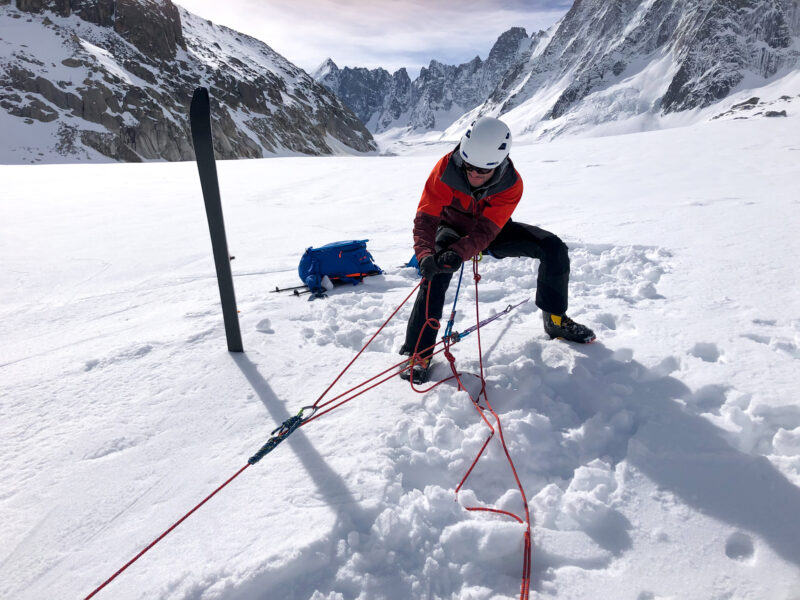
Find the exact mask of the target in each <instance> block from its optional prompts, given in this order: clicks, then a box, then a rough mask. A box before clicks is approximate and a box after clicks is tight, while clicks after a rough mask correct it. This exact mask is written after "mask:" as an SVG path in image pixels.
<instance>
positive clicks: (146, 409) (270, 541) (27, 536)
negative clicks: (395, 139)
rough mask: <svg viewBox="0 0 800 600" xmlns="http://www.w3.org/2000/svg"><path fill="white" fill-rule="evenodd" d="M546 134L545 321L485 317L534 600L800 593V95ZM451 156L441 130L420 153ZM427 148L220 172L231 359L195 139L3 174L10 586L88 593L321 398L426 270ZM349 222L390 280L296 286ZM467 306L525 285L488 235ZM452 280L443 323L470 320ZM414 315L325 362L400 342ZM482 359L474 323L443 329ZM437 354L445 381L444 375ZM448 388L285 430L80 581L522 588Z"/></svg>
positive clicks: (521, 268)
mask: <svg viewBox="0 0 800 600" xmlns="http://www.w3.org/2000/svg"><path fill="white" fill-rule="evenodd" d="M789 108H790V116H789V117H787V118H774V119H766V118H751V119H745V120H735V119H729V120H723V119H720V120H717V121H714V122H711V123H703V124H700V125H695V126H693V127H687V128H680V129H669V130H664V131H655V132H649V133H638V134H632V135H620V136H610V137H604V138H590V139H563V140H560V141H557V142H553V143H550V144H532V145H528V146H521V147H518V148H515V149H514V151H513V152H512V154H513V158H514V160H515V162H516V165H517V168H518V169H519V171H520V172H521V174H522V176H523V178H524V180H525V183H526V191H525V196H524V198H523V201H522V203H521V205H520V207H519V208H518V210H517V212H516V213H515V215H514V216H515V218H516V219H517V220H520V221H525V222H529V223H535V224H539V225H541V226H542V227H545V228H547V229H550V230H552V231H554V232H556V233H558V234H560V235H561V236H562V237H563V238H564V239H565V241H566V242H567V243H568V244H569V246H570V248H571V257H572V282H571V304H570V314H571V315H572V316H573V317H574V318H576V319H578V320H580V321H582V322H585V323H586V324H588V325H590V326H591V327H593V328H594V329H595V330H596V332H597V333H598V337H599V341H598V342H597V343H595V344H593V345H590V346H585V347H582V346H578V345H571V344H567V343H564V342H559V341H550V340H549V339H547V337H546V336H545V335H544V333H543V331H542V327H541V314H540V312H539V311H538V309H536V308H535V307H534V306H533V303H532V302H530V303H528V304H526V305H524V306H522V307H520V308H519V309H518V310H517V311H516V312H515V313H513V314H512V315H509V316H507V317H504V318H503V319H501V320H498V321H495V322H494V323H492V324H491V325H489V326H487V327H486V328H485V330H484V331H483V348H484V360H485V363H486V365H487V375H488V381H489V388H488V393H489V398H490V400H491V401H492V404H493V406H494V407H495V409H496V410H497V411H498V412H499V413H500V416H501V419H502V421H503V426H504V431H505V435H506V439H507V441H508V443H509V449H510V452H511V455H512V457H513V458H514V460H515V462H516V466H517V469H518V470H519V473H520V475H521V478H522V482H523V485H524V487H525V490H526V493H527V495H528V498H529V500H530V504H531V509H532V518H533V521H534V529H533V542H534V551H533V577H534V580H533V590H534V592H533V594H532V597H535V598H559V599H586V598H593V599H601V600H602V599H619V598H622V599H625V598H630V599H636V600H647V599H651V600H654V599H681V600H691V599H697V600H708V599H723V598H724V599H770V600H772V599H777V600H797V599H798V598H800V541H799V540H800V519H798V510H799V509H800V405H798V400H797V374H798V359H800V298H799V297H798V293H797V289H798V281H797V261H798V257H800V242H798V237H797V226H798V217H800V207H799V206H798V202H799V197H798V193H797V190H798V184H800V160H799V159H800V142H799V141H798V140H800V119H799V118H798V117H797V116H795V115H794V114H791V109H794V110H796V109H795V108H794V105H789ZM437 151H438V149H437ZM436 158H438V156H437V155H432V154H429V155H420V156H403V157H367V158H355V157H333V158H273V159H264V160H252V161H232V162H224V163H220V164H219V173H220V180H221V188H222V196H223V201H224V205H225V217H226V221H227V223H226V224H227V229H228V239H229V245H230V250H231V254H233V255H235V256H236V259H235V261H234V262H233V269H234V274H235V285H236V289H237V295H238V300H239V308H240V310H241V314H240V320H241V325H242V331H243V336H244V346H245V349H246V353H245V354H243V355H231V354H229V353H228V352H226V350H225V337H224V331H223V327H222V320H221V315H220V309H219V297H218V292H217V288H216V281H215V276H214V267H213V261H212V258H211V250H210V244H209V238H208V229H207V225H206V222H205V215H204V211H203V203H202V199H201V196H200V187H199V185H198V178H197V173H196V169H195V166H194V164H191V163H172V164H165V163H151V164H139V165H136V164H111V165H108V164H105V165H101V164H96V165H71V166H67V165H46V166H40V165H37V166H2V167H0V177H2V181H3V191H4V193H3V200H2V202H0V267H1V268H2V272H3V273H4V276H3V278H2V280H0V335H1V336H2V342H3V343H2V345H0V395H2V398H3V401H2V403H1V404H0V459H1V460H0V479H2V481H3V485H2V491H1V493H0V522H2V524H3V527H2V530H0V549H1V550H0V597H2V598H14V599H40V598H55V597H59V598H80V597H85V596H86V595H87V594H88V593H90V592H91V591H92V590H94V589H95V587H96V586H98V585H99V584H100V583H101V582H102V581H104V580H105V579H106V578H108V577H109V576H111V575H112V574H113V573H114V572H115V571H116V570H117V569H118V568H120V567H121V566H122V565H123V564H125V563H126V562H127V561H128V560H129V559H130V558H132V557H133V556H134V555H135V554H136V553H137V552H138V551H139V550H141V549H142V548H144V547H145V546H146V545H147V544H148V543H150V542H151V541H152V540H153V539H155V538H156V537H157V536H158V535H159V534H160V533H161V532H163V531H164V530H165V529H166V528H167V527H169V526H170V525H171V524H172V523H173V522H175V521H176V520H177V519H178V518H180V517H181V516H182V515H183V514H185V513H186V512H187V511H188V510H190V509H191V508H192V507H194V505H195V504H196V503H197V502H199V501H200V500H201V499H203V498H204V497H205V496H206V495H207V494H209V493H210V492H211V491H212V490H213V489H215V488H216V487H217V486H218V485H220V484H221V483H223V482H224V481H225V480H226V479H227V478H228V477H230V476H231V475H233V474H234V473H235V472H236V471H237V470H238V469H240V468H241V467H242V466H243V465H244V464H245V463H246V461H247V458H248V457H249V456H250V455H251V454H253V453H254V452H255V451H256V450H257V449H258V448H259V447H260V446H261V445H262V444H263V443H264V441H266V439H267V438H268V437H269V432H270V431H271V430H272V429H273V428H274V427H276V425H277V424H278V423H280V422H282V421H283V420H284V419H286V418H287V417H289V416H290V415H292V414H295V413H296V412H297V410H298V409H299V408H300V407H301V406H304V405H307V404H310V403H311V402H313V400H314V399H316V398H317V396H318V395H319V394H320V393H321V392H322V390H324V389H325V387H327V385H328V384H329V383H330V382H331V381H332V380H333V379H334V377H335V376H336V374H337V373H338V372H339V371H340V369H341V368H343V367H344V365H345V364H346V363H347V362H348V361H349V360H350V359H351V358H352V357H353V356H354V354H355V352H356V351H357V350H358V349H359V348H360V347H361V345H362V344H363V343H364V342H365V341H366V340H367V339H368V336H369V335H371V333H372V332H373V331H374V330H375V329H376V328H377V327H378V326H379V325H380V323H382V322H383V320H384V319H385V318H386V317H387V316H388V315H389V314H390V313H391V311H392V310H393V309H394V308H395V307H396V306H397V305H398V304H399V303H400V302H401V300H402V299H403V298H404V297H405V296H406V295H407V294H408V293H409V291H410V290H411V289H412V288H413V286H414V285H415V283H416V281H417V279H416V277H415V275H414V272H413V271H411V270H409V269H404V268H400V267H398V265H401V264H403V263H404V262H405V261H406V260H407V259H408V258H409V257H410V255H411V220H412V218H413V214H414V210H415V207H416V203H417V200H418V197H419V192H420V190H421V187H422V183H423V181H424V179H425V177H426V176H427V174H428V172H429V170H430V168H431V167H432V165H433V164H434V162H435V160H436ZM355 238H369V239H370V243H369V246H370V250H371V251H372V253H373V256H374V257H375V260H376V261H377V263H378V264H379V265H381V266H382V267H383V268H384V269H385V270H386V271H387V272H386V274H385V275H383V276H379V277H374V278H370V279H368V280H367V281H366V282H365V283H364V284H363V285H362V286H358V287H347V288H337V289H336V290H334V292H332V293H331V295H330V297H329V298H328V299H327V300H321V301H315V302H307V301H305V300H304V299H298V298H295V297H293V296H291V295H284V294H274V293H269V290H271V289H273V288H274V287H275V286H276V285H281V286H283V285H296V284H297V275H296V271H295V268H296V265H297V262H298V261H299V258H300V256H301V254H302V252H303V250H304V249H305V248H306V247H307V246H310V245H320V244H324V243H328V242H331V241H336V240H343V239H355ZM480 269H481V272H482V273H483V275H484V277H483V279H482V281H481V283H480V300H481V314H482V315H484V316H488V315H490V314H492V313H493V312H496V311H499V310H502V309H503V308H504V307H505V306H506V305H507V304H509V303H512V302H519V301H521V300H523V299H525V298H531V297H533V296H534V293H535V290H534V288H535V282H536V277H535V273H536V264H535V263H534V262H532V261H530V260H523V259H509V260H504V261H494V260H491V259H486V260H484V261H483V262H482V263H481V265H480ZM473 300H474V291H473V290H472V288H471V286H468V288H467V290H466V291H465V292H464V295H463V297H462V300H461V303H460V308H461V312H460V313H459V317H458V320H457V323H456V329H463V328H464V327H466V326H468V325H470V324H471V323H472V322H473V320H474V314H473V309H472V308H471V305H472V304H473ZM408 312H409V308H408V307H405V308H404V309H403V311H401V313H400V315H399V316H398V317H397V318H396V319H395V320H394V321H392V322H391V323H390V325H389V327H388V328H387V330H386V331H385V332H384V333H383V334H382V335H381V336H380V337H379V338H378V339H377V340H376V341H375V342H374V343H373V345H372V346H370V349H369V351H368V352H366V353H365V355H364V356H363V357H362V358H361V359H360V360H359V362H357V363H356V366H355V367H354V368H353V369H351V372H350V373H349V374H348V375H347V376H346V377H345V381H344V382H342V385H343V386H344V387H347V384H348V383H351V382H355V381H360V380H362V379H366V378H367V377H368V376H371V375H373V374H375V373H376V372H378V371H380V370H382V369H383V368H385V367H387V366H389V365H391V364H393V363H394V362H396V361H397V355H396V352H397V350H398V348H399V346H400V343H401V340H402V336H403V332H404V329H405V319H406V318H407V316H408ZM454 353H455V354H456V357H457V360H458V364H459V365H460V367H461V369H462V370H464V371H468V372H475V371H476V370H477V359H478V356H477V349H476V345H475V338H474V337H471V338H467V339H466V340H465V341H464V342H463V343H461V344H459V345H457V346H456V347H455V348H454ZM446 373H447V369H446V367H444V366H443V365H441V364H440V365H439V366H438V367H437V369H436V370H435V371H434V377H438V378H441V377H443V376H444V375H446ZM485 435H486V429H485V426H484V425H483V424H482V423H481V422H480V420H479V417H478V415H477V413H476V411H475V410H474V408H473V407H472V405H471V403H470V402H469V400H468V398H467V396H466V395H465V393H464V392H458V391H457V390H456V388H455V387H453V386H451V385H448V384H445V385H443V386H440V387H439V388H436V390H434V391H432V392H430V393H428V394H425V395H418V394H416V393H414V392H413V391H411V390H410V389H409V387H408V385H407V384H405V383H404V382H402V381H400V380H399V379H393V380H391V381H390V382H388V383H385V384H383V385H382V386H381V387H379V388H377V389H375V390H373V391H371V392H369V393H367V394H365V395H364V396H361V397H359V398H357V399H356V400H353V401H352V402H351V403H349V404H347V405H345V406H343V407H341V408H339V409H337V410H336V411H334V412H332V413H330V414H329V415H326V416H324V417H323V418H321V419H319V420H317V421H315V422H313V423H310V424H309V425H307V426H306V427H304V428H302V429H300V430H299V431H297V432H295V433H294V434H293V435H292V436H291V437H290V438H289V440H288V441H286V442H285V443H284V444H282V445H281V446H279V447H278V448H277V449H276V450H275V451H274V452H273V453H272V454H270V455H268V456H267V457H266V458H265V459H264V460H263V461H262V462H261V463H259V464H257V465H255V466H253V467H251V468H249V469H248V470H246V471H245V472H244V473H243V474H242V475H241V476H239V477H238V478H237V479H236V480H235V481H234V482H233V483H231V484H230V485H229V486H228V487H226V488H225V489H224V490H223V491H222V492H220V494H218V495H217V496H216V497H214V498H213V499H212V500H211V501H209V502H208V503H207V504H206V505H204V506H203V507H202V508H201V509H200V510H199V511H198V512H196V513H195V514H194V515H192V516H191V517H190V518H189V519H188V520H187V521H185V522H184V523H183V524H182V525H181V526H180V527H178V528H177V529H176V530H175V531H174V532H173V533H171V534H170V535H169V536H167V537H166V538H165V539H164V540H162V541H161V542H160V543H159V544H158V545H156V546H155V547H154V548H153V549H152V550H151V551H150V552H148V553H147V554H145V555H144V556H143V557H142V558H141V559H139V561H138V562H136V563H135V564H134V565H133V566H131V567H130V568H129V569H128V570H127V571H125V572H124V573H122V574H121V575H120V576H119V577H118V578H117V579H116V580H115V581H114V582H113V583H111V584H110V585H109V586H108V587H107V588H106V589H105V590H103V591H102V592H100V593H99V594H98V596H97V597H98V598H115V599H123V600H124V599H134V598H137V599H138V598H148V599H152V598H180V599H186V600H188V599H213V598H225V599H234V600H255V599H262V598H286V599H313V600H344V599H348V598H359V599H362V600H365V599H387V600H401V599H402V600H406V599H408V598H461V599H471V600H489V599H495V600H496V599H506V598H515V597H518V592H519V577H520V573H521V561H522V527H521V526H520V525H518V524H516V523H515V522H514V521H512V520H510V519H505V518H502V517H498V516H493V515H486V514H483V515H482V514H479V513H471V512H467V511H466V510H465V509H464V508H463V506H462V505H467V504H474V503H479V502H480V503H485V504H487V505H495V506H499V507H502V508H505V509H507V510H511V511H516V512H518V511H519V510H520V508H521V502H520V497H519V494H518V493H517V492H516V488H515V485H514V482H513V479H512V477H511V475H510V473H509V471H508V468H507V466H506V464H505V462H504V458H503V456H502V452H501V450H500V448H499V445H498V444H497V443H496V442H495V441H493V442H492V443H491V444H490V450H489V453H488V455H487V456H486V457H485V458H483V459H482V460H481V462H480V463H479V465H478V467H477V468H476V470H475V472H474V473H473V475H472V477H471V478H470V480H469V482H468V486H467V487H468V489H466V490H464V491H462V492H461V494H460V495H459V500H460V502H461V504H459V503H457V502H456V501H455V496H454V493H453V490H454V488H455V486H456V485H457V484H458V482H459V481H460V479H461V477H462V476H463V475H464V473H465V471H466V469H467V467H468V466H469V463H470V461H471V460H472V458H473V457H474V456H475V454H476V452H477V450H478V448H479V447H480V445H481V444H482V442H483V439H484V437H485Z"/></svg>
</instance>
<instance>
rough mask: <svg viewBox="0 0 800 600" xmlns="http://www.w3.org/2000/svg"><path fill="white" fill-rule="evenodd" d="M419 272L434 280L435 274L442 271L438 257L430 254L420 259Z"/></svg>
mask: <svg viewBox="0 0 800 600" xmlns="http://www.w3.org/2000/svg"><path fill="white" fill-rule="evenodd" d="M419 272H420V274H421V275H422V276H423V277H424V278H425V279H427V280H428V281H430V280H432V279H433V276H434V275H437V274H438V273H440V272H441V269H440V268H439V265H437V264H436V257H434V256H433V255H432V254H428V256H426V257H425V258H423V259H422V260H421V261H419Z"/></svg>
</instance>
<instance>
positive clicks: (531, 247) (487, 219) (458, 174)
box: [400, 117, 595, 384]
mask: <svg viewBox="0 0 800 600" xmlns="http://www.w3.org/2000/svg"><path fill="white" fill-rule="evenodd" d="M510 150H511V132H510V131H509V129H508V127H507V126H506V124H505V123H503V122H502V121H500V120H499V119H495V118H492V117H482V118H480V119H478V120H477V121H474V122H473V123H472V125H470V127H469V128H468V129H467V131H466V132H465V133H464V136H463V137H462V138H461V142H460V144H459V145H458V146H456V148H455V149H454V150H453V151H452V152H450V153H449V154H447V155H446V156H444V157H443V158H442V159H441V160H440V161H439V162H438V163H437V164H436V166H435V167H434V169H433V171H432V172H431V174H430V176H429V177H428V180H427V182H426V183H425V188H424V190H423V192H422V198H421V200H420V202H419V206H418V207H417V215H416V217H415V218H414V252H415V254H416V256H417V260H418V261H419V268H420V272H421V273H422V277H423V278H424V279H423V282H422V285H421V286H420V289H419V293H418V294H417V299H416V301H415V303H414V309H413V310H412V312H411V318H410V319H409V321H408V328H407V330H406V339H405V343H404V344H403V346H402V348H401V349H400V352H401V354H405V355H409V356H411V359H410V362H411V364H412V368H411V369H409V370H406V371H404V372H403V373H402V374H401V377H402V378H403V379H406V380H408V379H410V378H412V379H413V381H414V383H417V384H421V383H425V382H426V381H427V380H428V372H429V367H430V356H431V354H432V348H431V346H433V345H434V344H435V342H436V333H437V331H436V330H435V329H434V328H433V327H431V326H430V324H429V323H428V322H427V321H428V319H436V320H437V321H438V320H439V319H441V318H442V308H443V306H444V297H445V292H447V287H448V285H449V284H450V279H451V278H452V274H453V272H455V271H457V270H458V269H459V268H460V266H461V263H462V262H463V261H465V260H469V259H470V258H472V257H473V256H475V255H477V254H480V253H481V252H485V253H487V254H490V255H491V256H493V257H494V258H507V257H510V256H527V257H530V258H538V259H539V261H540V263H539V274H538V279H537V285H536V306H538V307H539V308H541V309H542V312H543V315H544V330H545V333H547V334H548V335H549V336H550V338H551V339H553V338H563V339H565V340H570V341H573V342H578V343H582V344H585V343H588V342H592V341H593V340H594V339H595V336H594V333H593V332H592V330H591V329H589V328H588V327H585V326H584V325H581V324H579V323H576V322H575V321H573V320H572V319H570V318H569V317H567V315H566V312H567V287H568V284H569V256H568V254H567V246H566V245H565V244H564V242H562V241H561V240H560V239H559V238H558V237H557V236H556V235H554V234H552V233H550V232H549V231H545V230H544V229H541V228H539V227H535V226H533V225H527V224H525V223H516V222H514V221H512V220H511V214H512V213H513V212H514V209H515V208H516V207H517V204H518V203H519V201H520V198H521V197H522V178H521V177H520V175H519V173H518V172H517V171H516V170H515V169H514V164H513V163H512V162H511V159H510V158H509V157H508V153H509V151H510ZM428 288H430V296H429V295H428ZM415 353H416V354H415Z"/></svg>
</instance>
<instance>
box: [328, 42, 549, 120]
mask: <svg viewBox="0 0 800 600" xmlns="http://www.w3.org/2000/svg"><path fill="white" fill-rule="evenodd" d="M539 39H540V38H538V37H536V36H533V37H531V38H529V37H528V36H527V34H526V32H525V30H524V29H522V28H520V27H514V28H512V29H510V30H509V31H507V32H505V33H504V34H503V35H501V36H500V38H499V39H498V40H497V42H496V43H495V44H494V46H493V47H492V49H491V51H490V52H489V56H488V58H487V59H486V60H485V61H484V60H481V58H480V57H478V56H476V57H475V58H474V59H472V60H471V61H469V62H467V63H463V64H461V65H457V66H455V65H446V64H443V63H441V62H438V61H436V60H432V61H431V62H430V64H429V66H428V67H427V68H424V67H423V68H422V70H421V71H420V74H419V77H417V78H416V79H415V80H414V81H413V82H412V81H411V79H410V78H409V76H408V72H407V71H406V70H405V69H400V70H398V71H396V72H395V73H394V74H389V72H388V71H386V70H385V69H371V70H370V69H364V68H351V67H345V68H343V69H340V68H339V67H338V66H337V65H336V63H334V62H333V61H332V60H331V59H328V60H326V61H325V62H324V63H323V64H322V65H321V66H320V67H319V68H318V69H317V71H316V72H315V73H314V79H315V80H317V81H319V82H320V83H322V84H323V85H325V86H326V87H327V88H328V89H330V90H331V91H332V92H333V93H335V94H336V95H337V96H338V97H339V98H341V100H342V102H344V103H345V104H346V105H347V106H349V107H350V108H351V109H352V110H353V112H355V114H356V115H357V116H358V118H359V119H361V121H362V122H363V123H365V124H366V125H367V128H368V129H370V131H373V132H375V133H380V132H383V131H386V130H388V129H391V128H394V127H407V128H409V129H410V130H412V131H419V130H422V131H425V130H430V129H444V128H446V127H447V126H448V125H450V124H451V123H452V122H453V121H454V120H455V119H456V118H458V117H459V116H461V115H462V114H464V113H465V112H467V111H469V110H472V109H473V108H475V107H476V106H479V105H480V104H482V103H483V102H484V100H485V99H486V98H487V97H488V95H489V94H490V93H491V92H492V90H494V88H495V86H496V85H497V84H498V83H499V82H500V80H501V78H502V77H503V75H505V73H506V71H507V70H508V67H509V65H510V64H513V62H514V61H516V60H518V59H520V58H521V57H525V56H530V54H531V52H532V49H533V47H534V46H535V44H536V42H537V41H538V40H539Z"/></svg>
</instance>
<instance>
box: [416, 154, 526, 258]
mask: <svg viewBox="0 0 800 600" xmlns="http://www.w3.org/2000/svg"><path fill="white" fill-rule="evenodd" d="M457 150H458V148H456V149H455V150H453V152H451V153H449V154H447V155H445V156H444V157H442V159H441V160H440V161H439V162H438V163H436V166H435V167H434V168H433V171H431V174H430V176H429V177H428V180H427V181H426V182H425V189H424V190H423V191H422V198H421V199H420V201H419V206H418V207H417V215H416V217H415V218H414V252H415V253H416V255H417V260H419V261H421V260H422V259H423V258H425V257H426V256H428V255H429V254H434V253H435V252H436V231H437V229H438V227H439V225H440V224H442V225H448V226H449V227H452V228H453V229H454V230H456V232H458V233H459V234H460V235H461V236H462V238H461V239H460V240H459V241H457V242H456V243H455V244H453V245H452V246H450V249H451V250H454V251H455V252H457V253H458V254H459V255H460V256H461V258H462V259H463V260H469V259H470V258H472V257H473V256H475V255H476V254H478V253H479V252H481V251H483V250H485V249H486V248H487V247H488V246H489V244H490V243H491V242H492V240H494V238H495V237H497V234H498V233H500V230H501V229H502V228H503V226H504V225H505V224H506V222H508V219H509V218H510V217H511V213H513V212H514V209H515V208H516V207H517V204H518V203H519V201H520V198H522V177H520V175H519V173H517V171H516V169H514V164H513V163H512V162H511V159H506V160H505V161H504V162H503V163H502V164H501V165H500V166H499V167H498V168H497V170H496V171H495V174H494V175H493V176H492V178H491V179H490V180H489V181H488V182H487V183H486V185H484V186H482V187H480V188H477V189H472V188H470V185H469V182H468V180H467V175H466V173H465V172H464V169H463V162H462V160H461V156H460V155H459V154H458V152H457Z"/></svg>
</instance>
